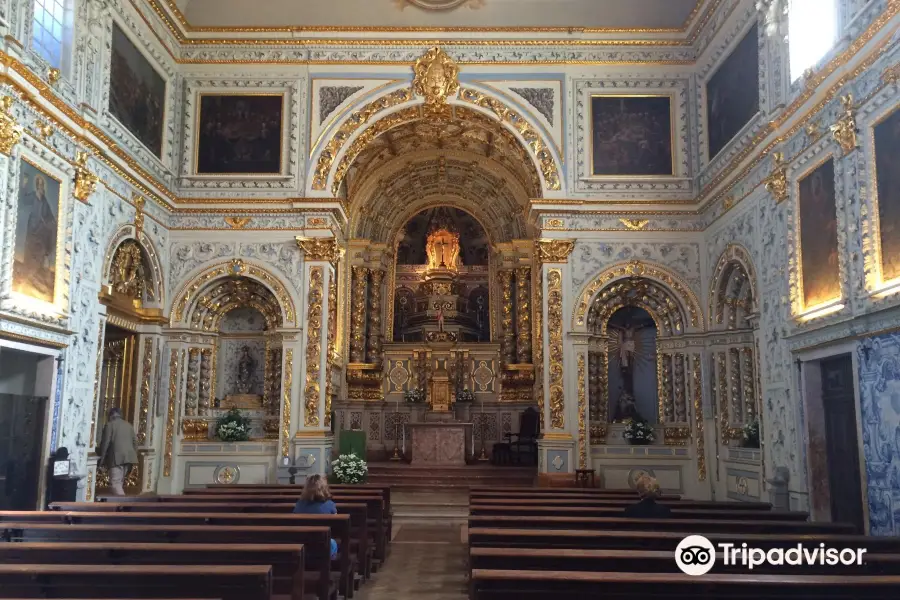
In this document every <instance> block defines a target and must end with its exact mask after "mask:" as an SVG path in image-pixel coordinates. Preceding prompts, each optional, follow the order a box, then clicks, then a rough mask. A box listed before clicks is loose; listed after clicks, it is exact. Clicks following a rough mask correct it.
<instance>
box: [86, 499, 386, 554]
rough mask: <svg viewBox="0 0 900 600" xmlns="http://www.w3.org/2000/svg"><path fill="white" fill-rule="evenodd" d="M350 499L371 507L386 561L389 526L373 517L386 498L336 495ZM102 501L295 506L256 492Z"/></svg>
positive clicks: (377, 549)
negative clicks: (241, 503)
mask: <svg viewBox="0 0 900 600" xmlns="http://www.w3.org/2000/svg"><path fill="white" fill-rule="evenodd" d="M345 500H349V501H351V502H358V503H365V504H366V506H367V507H368V509H369V525H370V527H369V532H370V535H371V536H372V538H373V539H374V542H375V558H376V559H378V561H380V562H384V560H385V559H386V558H387V528H386V526H385V523H384V519H379V518H377V517H373V515H380V514H383V513H384V499H383V498H382V497H381V496H362V495H353V496H335V502H343V501H345ZM100 502H116V503H125V502H150V503H153V502H229V503H238V502H244V503H256V504H260V503H262V504H271V503H279V502H280V503H290V504H291V506H292V507H293V504H294V502H293V501H292V500H291V499H287V500H286V499H285V498H284V496H280V495H277V494H275V495H271V494H269V495H262V494H261V495H255V494H222V495H216V496H215V497H210V496H208V495H196V494H195V495H187V496H183V495H160V496H104V497H102V498H100Z"/></svg>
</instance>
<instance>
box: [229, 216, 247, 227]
mask: <svg viewBox="0 0 900 600" xmlns="http://www.w3.org/2000/svg"><path fill="white" fill-rule="evenodd" d="M252 220H253V217H225V224H226V225H228V226H229V227H231V228H232V229H244V228H245V227H247V225H249V224H250V221H252Z"/></svg>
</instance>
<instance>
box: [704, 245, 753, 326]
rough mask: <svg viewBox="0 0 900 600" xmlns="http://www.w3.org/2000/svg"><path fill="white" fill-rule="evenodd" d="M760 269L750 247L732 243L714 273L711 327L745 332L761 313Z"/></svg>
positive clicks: (711, 293) (710, 302)
mask: <svg viewBox="0 0 900 600" xmlns="http://www.w3.org/2000/svg"><path fill="white" fill-rule="evenodd" d="M757 298H758V296H757V293H756V269H754V268H753V261H752V260H751V258H750V253H749V252H748V251H747V249H746V248H744V247H743V246H741V245H739V244H729V245H728V246H727V247H726V248H725V251H724V252H722V255H721V256H720V257H719V261H718V262H717V263H716V268H715V271H713V276H712V282H711V283H710V287H709V328H710V330H712V329H745V328H748V327H749V323H748V322H747V319H748V318H749V317H751V316H753V315H754V314H755V313H757V312H758V307H757Z"/></svg>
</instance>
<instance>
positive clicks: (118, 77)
mask: <svg viewBox="0 0 900 600" xmlns="http://www.w3.org/2000/svg"><path fill="white" fill-rule="evenodd" d="M110 60H111V63H110V74H109V112H110V113H111V114H112V116H114V117H115V118H116V119H117V120H118V121H119V122H120V123H121V124H122V125H124V126H125V128H126V129H128V131H130V132H131V133H132V135H134V137H136V138H137V139H138V140H139V141H140V142H141V143H142V144H144V145H145V146H146V147H147V149H149V150H150V151H151V152H152V153H153V154H155V155H156V156H159V157H161V156H162V141H163V126H164V115H165V106H166V81H165V79H163V78H162V77H161V76H160V74H159V73H158V72H157V71H156V69H154V68H153V67H152V66H151V64H150V62H149V61H148V60H147V59H146V58H144V55H143V54H141V53H140V51H139V50H138V49H137V48H136V47H135V45H134V44H132V43H131V40H130V39H128V36H126V35H125V34H124V33H123V32H122V30H121V29H119V27H118V25H115V24H113V35H112V57H111V59H110Z"/></svg>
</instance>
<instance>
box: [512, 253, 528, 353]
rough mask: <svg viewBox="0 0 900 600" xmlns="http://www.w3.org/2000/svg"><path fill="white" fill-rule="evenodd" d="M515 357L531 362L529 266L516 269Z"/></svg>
mask: <svg viewBox="0 0 900 600" xmlns="http://www.w3.org/2000/svg"><path fill="white" fill-rule="evenodd" d="M516 332H517V333H516V358H517V359H518V362H519V364H530V363H531V267H519V268H518V269H516Z"/></svg>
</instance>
